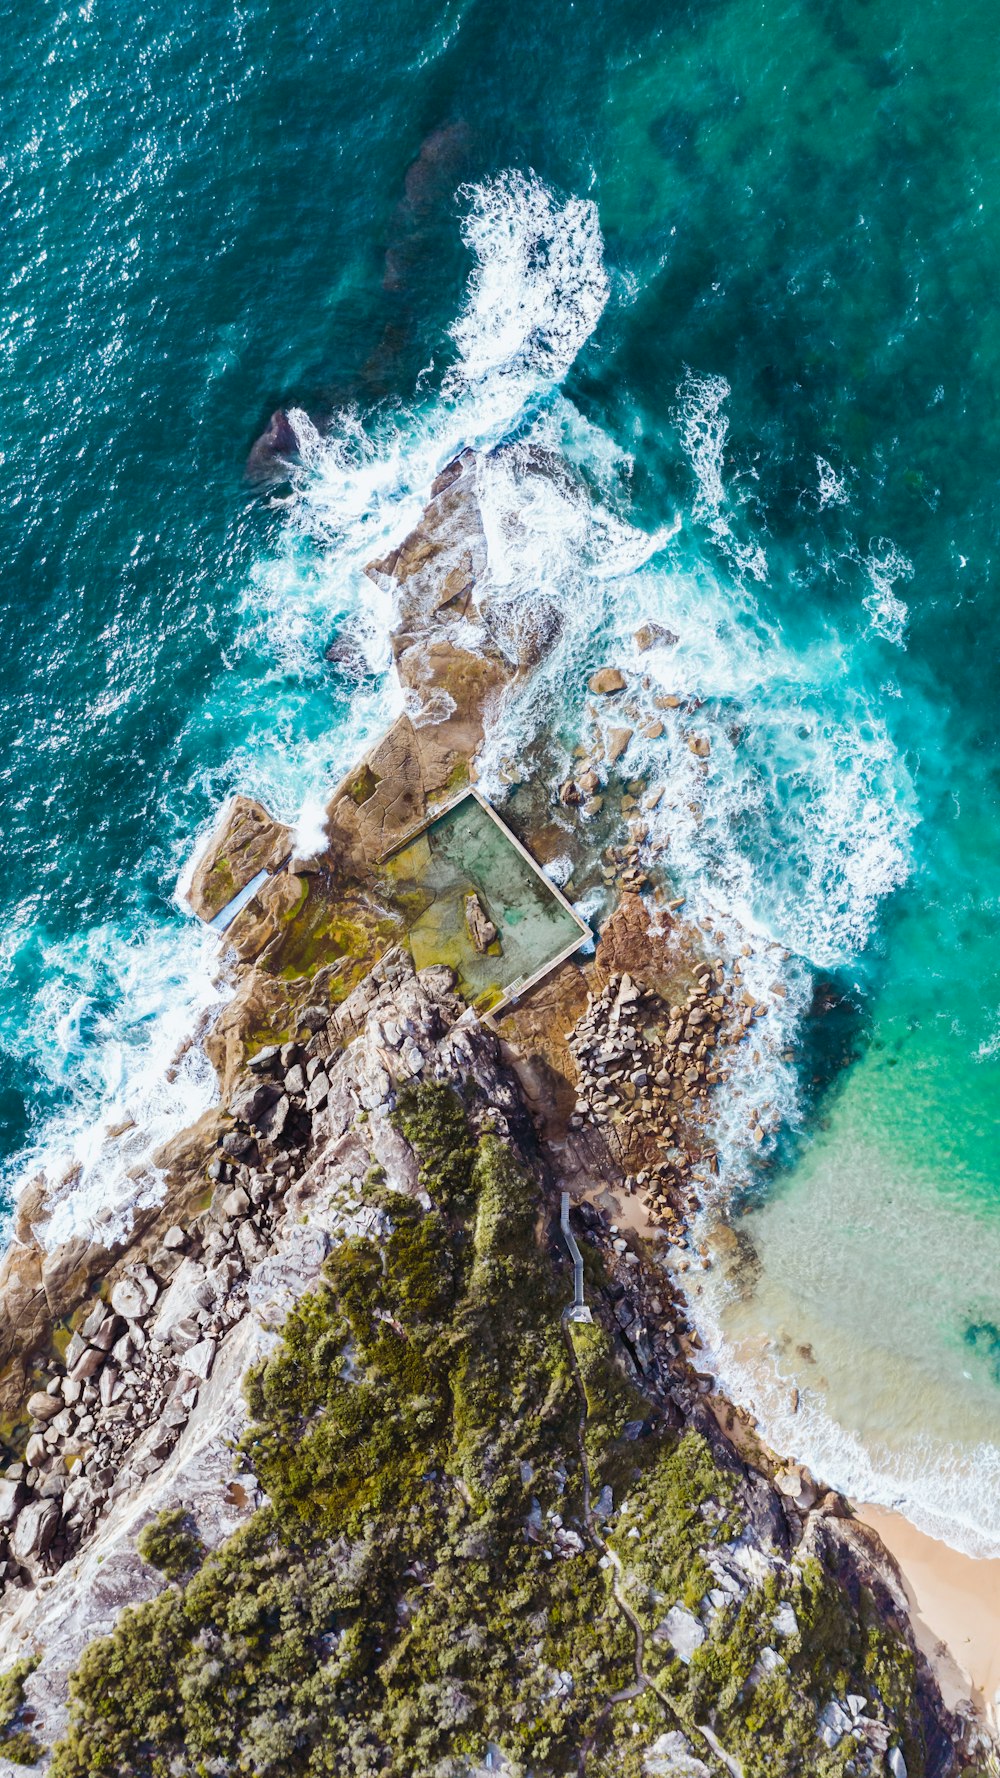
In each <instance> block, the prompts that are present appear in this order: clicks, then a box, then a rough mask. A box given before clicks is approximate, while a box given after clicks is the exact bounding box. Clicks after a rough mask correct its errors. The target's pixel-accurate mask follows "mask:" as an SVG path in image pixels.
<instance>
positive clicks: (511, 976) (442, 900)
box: [385, 792, 588, 1012]
mask: <svg viewBox="0 0 1000 1778" xmlns="http://www.w3.org/2000/svg"><path fill="white" fill-rule="evenodd" d="M385 870H386V874H387V876H388V877H389V879H390V882H391V885H392V895H393V900H394V901H395V903H396V905H397V906H400V907H402V908H403V909H404V911H405V915H406V919H407V938H408V940H409V945H410V950H411V952H412V953H413V961H414V963H415V964H416V966H417V968H418V969H424V968H426V966H427V965H428V964H431V963H447V964H448V965H449V966H450V967H451V968H452V969H453V970H454V971H455V974H456V976H457V978H458V985H459V988H460V990H461V993H462V994H463V996H464V997H465V999H466V1000H468V1001H469V1003H470V1005H472V1006H474V1007H476V1008H477V1010H478V1011H480V1012H483V1011H487V1010H489V1009H490V1008H492V1007H496V1006H498V1005H500V1003H501V1002H502V1001H504V1000H506V999H507V998H508V997H509V996H510V994H511V993H512V992H513V991H514V990H516V989H517V988H519V987H523V986H524V985H525V984H526V983H527V982H528V981H529V980H530V979H531V978H532V977H533V976H536V975H537V974H539V972H540V971H544V970H546V969H548V968H550V967H551V965H552V964H553V963H556V962H557V961H558V960H559V959H560V958H562V957H564V956H566V955H568V954H569V953H570V952H571V951H573V950H575V949H576V947H577V946H578V945H580V944H582V943H583V941H584V939H585V938H586V937H587V936H588V930H587V927H586V925H585V924H584V922H583V921H582V920H580V919H578V918H577V916H576V915H575V914H574V913H573V911H572V909H571V908H570V907H569V906H568V904H567V903H566V902H565V901H564V900H563V899H562V897H561V896H560V895H559V894H558V893H557V891H556V890H555V888H554V887H553V885H552V884H551V883H550V882H549V881H548V880H547V878H546V877H544V876H543V875H542V872H541V871H540V870H539V868H538V866H537V865H536V864H534V863H533V862H532V860H531V859H530V858H529V857H528V856H527V855H526V853H524V852H523V851H522V850H521V849H520V847H519V846H518V844H517V842H516V841H515V839H514V837H513V835H512V834H510V833H508V831H507V829H506V828H505V827H504V825H503V823H502V822H501V821H500V820H499V818H498V817H497V816H496V815H494V814H493V813H492V811H491V810H490V809H489V808H488V807H487V806H486V805H485V803H483V802H481V801H480V799H479V798H478V797H477V796H475V795H474V794H473V793H471V792H470V793H469V794H468V795H466V796H464V797H463V798H462V800H461V801H460V802H458V803H456V804H454V805H453V807H452V808H450V809H447V810H446V811H445V813H444V814H443V815H440V816H438V818H437V820H435V821H432V822H431V823H430V825H429V826H428V827H426V828H425V829H424V830H423V832H421V833H420V834H418V835H417V836H416V837H415V838H414V839H412V840H411V841H410V842H409V844H408V845H406V846H404V847H402V848H401V850H400V851H398V852H396V853H394V854H393V856H392V857H391V858H389V859H388V860H387V861H386V864H385ZM473 893H474V894H476V895H477V896H478V897H479V900H480V902H481V904H482V906H483V908H484V910H485V912H486V914H487V915H488V917H489V919H490V920H492V922H493V924H494V926H495V927H496V929H497V934H498V941H499V942H498V944H494V945H491V946H490V947H489V950H488V951H486V952H485V953H481V952H479V951H477V949H476V947H475V945H474V944H473V942H472V938H471V936H470V934H469V928H468V925H467V923H466V917H465V898H466V896H467V895H470V894H473Z"/></svg>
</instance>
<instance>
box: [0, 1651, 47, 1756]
mask: <svg viewBox="0 0 1000 1778" xmlns="http://www.w3.org/2000/svg"><path fill="white" fill-rule="evenodd" d="M37 1666H38V1660H37V1657H32V1656H31V1655H26V1656H25V1657H24V1658H23V1659H22V1660H20V1661H15V1663H14V1665H13V1667H8V1669H7V1671H6V1673H0V1758H3V1759H9V1760H13V1761H14V1762H15V1764H17V1765H22V1766H33V1765H34V1763H35V1761H36V1760H37V1759H39V1758H40V1756H41V1754H42V1753H43V1752H44V1749H43V1748H42V1746H41V1745H40V1743H39V1742H38V1741H36V1740H35V1737H34V1735H31V1734H29V1733H28V1731H27V1729H24V1728H18V1726H17V1719H18V1717H19V1715H20V1713H21V1711H22V1709H23V1708H24V1682H25V1680H26V1679H27V1677H28V1674H29V1673H33V1672H34V1671H35V1668H36V1667H37Z"/></svg>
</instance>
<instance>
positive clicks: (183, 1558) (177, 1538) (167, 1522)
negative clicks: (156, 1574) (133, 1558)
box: [135, 1506, 205, 1580]
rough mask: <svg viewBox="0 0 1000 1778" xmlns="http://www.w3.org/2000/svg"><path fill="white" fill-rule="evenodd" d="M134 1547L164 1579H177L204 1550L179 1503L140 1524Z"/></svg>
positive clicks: (191, 1565)
mask: <svg viewBox="0 0 1000 1778" xmlns="http://www.w3.org/2000/svg"><path fill="white" fill-rule="evenodd" d="M135 1547H136V1549H137V1550H138V1552H139V1554H140V1556H141V1557H142V1559H143V1561H144V1562H149V1563H150V1564H151V1565H152V1567H153V1568H158V1569H159V1571H160V1573H161V1574H165V1575H166V1577H167V1579H168V1580H180V1578H181V1576H182V1575H184V1574H188V1573H190V1571H191V1569H192V1568H196V1567H197V1565H198V1563H199V1562H200V1561H201V1559H202V1557H203V1555H204V1554H205V1549H204V1545H203V1544H202V1541H201V1538H200V1537H199V1536H198V1535H197V1533H196V1531H195V1529H194V1526H193V1525H192V1523H191V1519H190V1517H189V1515H188V1514H187V1513H186V1512H185V1511H184V1508H183V1507H182V1506H177V1507H174V1508H173V1509H169V1508H168V1509H167V1510H165V1511H164V1512H162V1513H158V1514H157V1516H156V1518H155V1519H151V1520H150V1522H149V1524H148V1525H144V1526H143V1528H142V1530H141V1531H140V1533H139V1536H138V1538H137V1540H136V1546H135Z"/></svg>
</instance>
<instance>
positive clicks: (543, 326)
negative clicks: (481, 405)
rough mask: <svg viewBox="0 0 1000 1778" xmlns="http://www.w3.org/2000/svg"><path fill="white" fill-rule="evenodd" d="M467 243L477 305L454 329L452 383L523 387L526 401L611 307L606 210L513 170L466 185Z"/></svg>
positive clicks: (472, 302) (556, 378) (555, 378)
mask: <svg viewBox="0 0 1000 1778" xmlns="http://www.w3.org/2000/svg"><path fill="white" fill-rule="evenodd" d="M464 195H465V197H466V198H467V199H468V205H469V208H468V214H467V216H466V219H465V222H464V224H463V228H462V238H463V240H464V241H465V244H466V246H467V247H469V248H470V249H471V251H472V253H473V254H474V255H475V260H476V264H475V269H474V270H473V273H472V277H471V279H470V281H469V294H468V300H467V303H466V306H465V309H464V310H463V312H462V314H461V315H460V316H459V318H458V320H457V321H456V322H455V325H454V327H453V328H452V337H453V339H454V341H455V343H456V345H457V346H458V349H459V353H460V365H459V367H458V371H457V375H455V374H454V373H453V375H452V378H451V379H450V381H451V386H452V387H453V388H457V389H458V390H459V391H462V390H464V389H465V388H472V389H474V390H476V391H481V390H483V389H487V390H488V391H489V400H490V401H492V400H493V399H495V390H496V385H497V383H498V381H499V382H501V383H506V382H509V381H513V383H514V385H515V390H516V392H517V396H518V398H520V397H521V396H522V394H523V392H524V390H525V388H526V386H527V387H528V388H535V387H537V385H538V381H539V378H541V379H543V380H544V381H546V382H549V383H553V384H554V383H558V382H560V381H561V380H562V378H563V377H564V376H565V374H566V372H567V371H568V370H569V368H570V366H571V364H572V363H573V360H574V359H575V358H576V356H577V353H578V352H579V351H580V348H581V346H582V345H583V344H584V342H585V341H586V340H587V339H589V337H590V335H591V334H592V333H593V331H594V328H595V327H596V326H597V323H598V321H599V320H600V317H601V313H602V311H603V309H604V306H605V304H606V302H607V300H608V279H607V273H606V271H605V268H604V244H603V241H602V239H601V230H600V224H599V222H598V217H597V206H596V204H593V203H591V202H590V201H589V200H588V199H584V198H570V199H569V200H568V201H567V202H566V203H562V204H561V203H560V202H559V201H558V199H556V198H555V197H554V195H553V193H552V192H551V191H550V190H549V188H548V187H547V186H545V185H543V184H542V181H541V180H540V179H537V178H536V177H535V176H534V174H527V175H525V174H523V173H520V172H518V171H516V170H511V171H509V172H506V173H502V174H500V176H499V177H498V178H496V179H491V180H488V181H486V182H485V183H484V184H482V185H471V186H467V187H466V188H465V192H464Z"/></svg>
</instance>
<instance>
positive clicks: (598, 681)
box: [587, 667, 627, 698]
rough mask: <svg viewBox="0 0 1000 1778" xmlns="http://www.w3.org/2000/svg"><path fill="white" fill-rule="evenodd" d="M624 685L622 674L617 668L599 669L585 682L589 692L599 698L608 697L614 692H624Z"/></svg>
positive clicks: (624, 680)
mask: <svg viewBox="0 0 1000 1778" xmlns="http://www.w3.org/2000/svg"><path fill="white" fill-rule="evenodd" d="M626 683H627V682H626V679H625V675H624V673H622V672H620V671H619V669H618V668H617V667H599V668H598V670H597V672H596V673H591V675H590V678H589V679H588V680H587V685H588V686H589V688H590V690H591V691H592V692H594V694H595V695H596V696H597V697H601V698H607V697H610V696H611V695H612V693H614V692H616V691H624V690H625V686H626Z"/></svg>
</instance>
